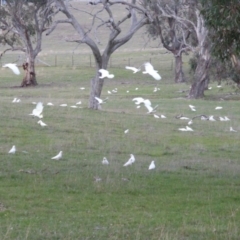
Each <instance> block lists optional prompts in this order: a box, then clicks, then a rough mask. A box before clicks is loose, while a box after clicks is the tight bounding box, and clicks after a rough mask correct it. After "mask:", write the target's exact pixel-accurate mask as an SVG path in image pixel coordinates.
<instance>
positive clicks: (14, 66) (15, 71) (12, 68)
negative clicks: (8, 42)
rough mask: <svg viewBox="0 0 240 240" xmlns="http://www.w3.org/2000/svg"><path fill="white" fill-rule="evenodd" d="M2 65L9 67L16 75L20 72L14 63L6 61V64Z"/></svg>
mask: <svg viewBox="0 0 240 240" xmlns="http://www.w3.org/2000/svg"><path fill="white" fill-rule="evenodd" d="M3 67H4V68H6V67H8V68H10V69H11V70H12V71H13V73H15V74H16V75H19V74H20V71H19V69H18V67H17V64H16V63H7V64H5V65H3Z"/></svg>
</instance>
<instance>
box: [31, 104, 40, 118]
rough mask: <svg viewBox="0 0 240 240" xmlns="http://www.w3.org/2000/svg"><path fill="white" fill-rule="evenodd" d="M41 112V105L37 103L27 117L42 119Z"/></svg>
mask: <svg viewBox="0 0 240 240" xmlns="http://www.w3.org/2000/svg"><path fill="white" fill-rule="evenodd" d="M42 111H43V103H42V102H39V103H37V105H36V107H35V108H34V109H33V110H32V113H30V114H29V115H31V116H34V117H38V118H42V117H43V116H42Z"/></svg>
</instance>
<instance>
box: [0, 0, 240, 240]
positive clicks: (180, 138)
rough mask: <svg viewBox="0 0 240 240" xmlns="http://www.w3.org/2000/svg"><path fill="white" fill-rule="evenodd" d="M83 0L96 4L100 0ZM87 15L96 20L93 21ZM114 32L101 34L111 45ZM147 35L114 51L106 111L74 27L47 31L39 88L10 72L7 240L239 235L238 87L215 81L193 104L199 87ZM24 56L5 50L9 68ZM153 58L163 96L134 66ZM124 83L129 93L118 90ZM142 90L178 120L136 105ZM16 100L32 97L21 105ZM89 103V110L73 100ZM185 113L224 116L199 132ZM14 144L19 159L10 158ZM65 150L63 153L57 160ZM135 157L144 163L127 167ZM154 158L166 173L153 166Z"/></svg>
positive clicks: (1, 222)
mask: <svg viewBox="0 0 240 240" xmlns="http://www.w3.org/2000/svg"><path fill="white" fill-rule="evenodd" d="M74 4H77V3H74ZM81 4H83V6H84V10H85V8H86V10H89V9H88V8H89V7H90V4H88V5H87V4H86V3H81ZM96 10H97V9H96ZM76 13H78V18H79V19H81V18H83V17H84V20H86V24H85V25H86V26H88V24H89V22H87V19H90V18H89V16H88V17H86V16H85V15H84V14H83V12H77V11H76ZM117 13H119V14H120V13H121V11H119V9H117ZM90 20H91V19H90ZM127 28H128V25H126V29H127ZM106 31H107V29H101V34H102V35H101V36H100V40H101V41H102V42H103V43H104V41H105V40H106V37H105V36H106ZM144 31H145V29H142V30H141V31H139V32H138V33H137V34H136V35H135V36H134V39H133V40H132V41H130V42H129V43H127V44H126V45H124V46H123V47H122V48H121V49H120V50H119V51H117V52H116V53H114V54H113V56H112V59H111V61H110V63H109V69H110V71H111V72H112V73H114V74H115V76H116V77H115V78H114V79H111V80H106V81H105V85H104V89H103V92H102V98H105V97H109V100H108V102H107V103H106V104H104V105H103V107H102V110H101V111H93V110H89V109H88V108H87V106H88V97H89V91H90V89H89V87H90V81H89V79H91V77H92V76H94V74H95V72H94V71H95V70H94V67H93V66H94V65H93V59H91V61H92V67H90V63H89V61H90V52H89V49H88V48H86V47H85V46H84V45H80V46H78V48H76V44H73V43H66V42H64V41H63V40H64V39H65V37H66V36H74V34H75V33H74V31H72V29H71V28H70V27H69V26H68V25H63V26H62V27H59V28H57V30H56V31H54V32H53V33H52V34H51V36H50V37H46V38H44V41H43V51H42V52H41V54H40V56H39V59H40V60H42V61H44V62H46V63H48V64H49V65H51V66H50V67H42V66H43V65H42V63H39V62H38V63H37V69H36V70H37V80H38V82H39V85H38V86H37V87H35V88H27V89H21V88H19V87H18V86H19V85H20V82H21V79H22V77H23V75H20V76H15V75H13V74H12V73H11V72H10V70H9V69H3V68H2V69H0V103H1V104H0V113H1V121H0V129H1V131H0V159H1V160H0V181H1V187H0V236H1V237H0V239H4V240H10V239H29V240H37V239H38V240H42V239H49V240H54V239H64V240H65V239H91V240H92V239H104V240H105V239H112V240H115V239H129V240H132V239H139V240H140V239H143V240H146V239H147V240H148V239H151V240H155V239H161V240H162V239H163V240H180V239H181V240H183V239H184V240H185V239H186V240H196V239H197V240H201V239H208V240H209V239H216V240H226V239H236V240H238V239H239V235H240V230H239V225H240V214H239V200H240V191H239V190H240V189H239V188H240V184H239V180H240V178H239V175H240V167H239V166H240V165H239V155H240V149H239V140H240V136H239V132H240V125H239V122H240V113H239V93H238V90H237V89H236V88H235V87H234V85H226V84H223V87H222V88H217V86H216V85H217V84H216V83H215V82H213V83H211V84H210V86H212V90H209V91H206V96H205V98H204V99H201V100H188V99H186V95H187V91H188V90H189V86H190V82H188V83H187V84H174V80H173V70H172V61H173V58H172V56H171V55H169V54H163V53H164V51H162V50H159V51H156V50H155V49H151V50H149V49H150V48H151V47H152V46H157V43H151V44H152V45H151V46H148V47H149V49H144V48H143V46H144V43H145V42H146V39H145V40H144V38H143V34H144ZM73 52H74V54H73ZM73 56H74V61H73ZM17 58H18V53H17V54H16V53H14V54H7V55H4V56H3V57H2V59H1V64H3V63H7V62H13V61H16V60H17ZM149 60H151V61H152V63H153V65H154V67H155V68H156V69H158V70H159V72H160V74H161V75H162V81H161V82H159V83H158V87H160V88H161V90H160V91H158V92H156V93H154V92H153V89H154V87H155V86H156V84H157V82H156V81H155V80H153V79H151V77H149V76H146V75H142V74H140V73H138V74H132V73H131V72H130V71H127V70H125V69H124V67H125V65H129V63H130V65H134V66H139V65H141V64H142V63H143V62H145V61H149ZM187 60H188V57H185V58H184V67H185V68H186V72H187V67H188V65H187ZM55 65H56V67H55ZM81 87H85V90H80V88H81ZM114 88H118V93H117V94H112V95H108V94H107V91H109V90H112V89H114ZM136 88H137V89H138V90H136ZM127 91H129V92H127ZM139 96H140V97H144V98H148V99H150V100H151V101H152V103H153V105H155V104H158V105H159V107H158V110H157V113H158V114H159V115H160V114H164V115H166V117H167V118H166V119H156V118H154V117H153V116H152V115H148V114H146V109H145V108H144V107H141V108H140V109H136V106H135V104H134V103H133V102H132V98H134V97H139ZM14 97H18V98H20V99H21V102H20V103H12V100H13V98H14ZM80 100H81V101H82V108H78V109H74V108H71V107H70V106H71V105H75V103H76V102H78V101H80ZM33 101H35V102H38V101H42V102H43V103H44V106H45V107H44V111H43V115H44V118H43V121H44V122H45V123H46V124H48V126H47V127H46V128H42V127H40V125H38V124H37V121H38V119H35V118H32V117H31V116H29V114H30V113H31V112H32V109H33V108H34V105H33V104H32V102H33ZM48 102H52V103H53V104H54V106H47V105H46V104H47V103H48ZM62 103H67V104H68V107H65V108H63V107H60V106H59V105H60V104H62ZM189 104H192V105H195V106H196V109H197V111H196V112H192V111H190V108H189V107H188V105H189ZM216 106H222V107H223V109H222V110H219V111H217V110H214V109H215V107H216ZM179 114H183V115H184V116H186V117H190V118H192V117H194V116H196V115H200V114H205V115H214V116H215V118H216V119H217V120H218V121H216V122H209V121H201V120H199V119H196V120H194V123H193V125H192V128H193V129H194V132H180V131H178V128H180V127H185V126H186V124H187V121H184V120H178V119H176V118H175V117H176V115H179ZM219 116H228V117H229V118H230V119H231V121H229V122H220V121H219V119H218V117H219ZM230 126H232V127H233V128H234V129H236V130H237V131H238V132H237V133H233V132H230V131H229V128H230ZM126 129H129V133H128V134H124V130H126ZM12 145H16V148H17V152H16V154H15V155H9V154H8V151H9V149H10V148H11V147H12ZM60 150H62V151H63V158H62V159H61V160H60V161H54V160H51V157H53V156H55V155H56V154H57V153H58V152H59V151H60ZM129 154H134V155H135V157H136V162H135V163H134V164H133V165H132V166H129V167H127V168H125V167H123V164H124V163H125V162H126V161H127V160H128V159H129ZM103 157H107V159H108V160H109V162H110V164H109V165H108V166H104V165H102V164H101V161H102V159H103ZM152 160H155V163H156V169H155V170H153V171H149V170H148V166H149V164H150V162H151V161H152ZM96 178H101V181H98V182H96V181H95V179H96Z"/></svg>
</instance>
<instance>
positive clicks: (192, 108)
mask: <svg viewBox="0 0 240 240" xmlns="http://www.w3.org/2000/svg"><path fill="white" fill-rule="evenodd" d="M188 106H189V107H190V109H191V110H192V111H193V112H195V111H196V109H195V106H193V105H188Z"/></svg>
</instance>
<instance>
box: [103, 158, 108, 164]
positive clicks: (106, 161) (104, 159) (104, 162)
mask: <svg viewBox="0 0 240 240" xmlns="http://www.w3.org/2000/svg"><path fill="white" fill-rule="evenodd" d="M102 164H103V165H108V164H109V161H108V160H107V158H106V157H104V158H103V160H102Z"/></svg>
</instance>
